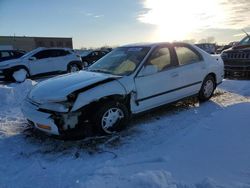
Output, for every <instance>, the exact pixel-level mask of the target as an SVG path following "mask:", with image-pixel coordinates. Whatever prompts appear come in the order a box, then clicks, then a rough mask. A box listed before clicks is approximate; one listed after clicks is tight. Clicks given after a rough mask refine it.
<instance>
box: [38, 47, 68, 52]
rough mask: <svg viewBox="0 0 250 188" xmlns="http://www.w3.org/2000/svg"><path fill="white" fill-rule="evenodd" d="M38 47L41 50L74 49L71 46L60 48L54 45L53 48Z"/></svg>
mask: <svg viewBox="0 0 250 188" xmlns="http://www.w3.org/2000/svg"><path fill="white" fill-rule="evenodd" d="M36 49H39V50H71V51H72V50H73V49H71V48H58V47H52V48H47V47H38V48H36Z"/></svg>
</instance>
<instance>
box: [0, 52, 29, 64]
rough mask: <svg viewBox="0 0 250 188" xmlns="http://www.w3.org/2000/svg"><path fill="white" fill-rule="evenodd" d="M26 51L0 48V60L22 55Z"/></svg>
mask: <svg viewBox="0 0 250 188" xmlns="http://www.w3.org/2000/svg"><path fill="white" fill-rule="evenodd" d="M25 53H26V52H25V51H21V50H0V62H2V61H6V60H10V59H17V58H19V57H22V56H23V55H24V54H25Z"/></svg>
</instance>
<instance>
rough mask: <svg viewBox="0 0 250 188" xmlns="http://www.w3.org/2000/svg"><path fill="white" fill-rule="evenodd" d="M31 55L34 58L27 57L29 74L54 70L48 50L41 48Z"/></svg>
mask: <svg viewBox="0 0 250 188" xmlns="http://www.w3.org/2000/svg"><path fill="white" fill-rule="evenodd" d="M32 57H34V58H35V59H32V58H30V59H28V61H29V67H30V74H31V76H33V75H38V74H43V73H50V72H53V71H54V63H53V61H52V58H51V51H50V50H42V51H40V52H37V53H36V54H34V55H33V56H32Z"/></svg>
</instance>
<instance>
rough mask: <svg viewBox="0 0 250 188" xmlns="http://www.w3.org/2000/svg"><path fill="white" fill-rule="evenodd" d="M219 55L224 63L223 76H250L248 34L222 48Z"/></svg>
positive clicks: (249, 39)
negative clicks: (226, 47) (231, 45)
mask: <svg viewBox="0 0 250 188" xmlns="http://www.w3.org/2000/svg"><path fill="white" fill-rule="evenodd" d="M221 57H222V59H223V61H224V64H225V77H227V78H247V77H250V36H248V35H247V36H246V37H244V38H243V39H242V40H241V41H240V42H239V43H238V44H236V45H234V46H233V47H232V48H229V49H227V50H224V51H223V52H222V54H221Z"/></svg>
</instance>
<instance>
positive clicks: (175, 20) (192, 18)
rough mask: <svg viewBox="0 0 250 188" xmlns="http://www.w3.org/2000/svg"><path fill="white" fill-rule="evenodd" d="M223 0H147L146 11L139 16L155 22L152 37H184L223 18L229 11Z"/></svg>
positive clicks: (145, 20) (154, 38) (149, 21)
mask: <svg viewBox="0 0 250 188" xmlns="http://www.w3.org/2000/svg"><path fill="white" fill-rule="evenodd" d="M221 2H222V1H220V3H221ZM220 3H219V0H187V1H186V0H145V1H144V7H145V8H146V10H147V11H146V13H144V14H142V15H140V17H139V20H140V21H141V22H143V23H148V24H153V25H155V26H156V28H157V29H156V31H155V33H154V34H153V36H152V38H153V40H156V41H173V40H184V39H186V38H187V37H188V35H189V33H191V32H197V31H198V30H199V29H202V28H209V27H210V26H211V25H212V24H213V25H214V26H215V27H216V24H217V25H219V23H220V22H223V20H224V18H225V16H226V15H225V11H224V10H223V7H222V6H221V4H220Z"/></svg>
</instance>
